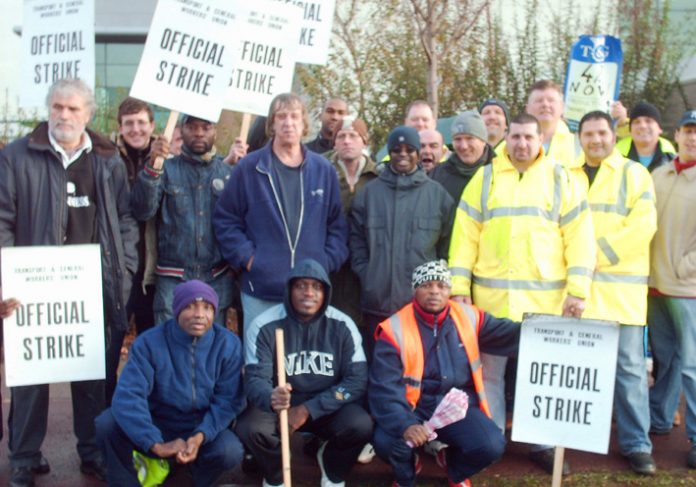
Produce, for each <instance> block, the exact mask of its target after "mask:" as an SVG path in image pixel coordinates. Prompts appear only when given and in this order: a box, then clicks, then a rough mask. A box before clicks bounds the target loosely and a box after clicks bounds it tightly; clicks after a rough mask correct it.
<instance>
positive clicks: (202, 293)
mask: <svg viewBox="0 0 696 487" xmlns="http://www.w3.org/2000/svg"><path fill="white" fill-rule="evenodd" d="M194 301H206V302H208V303H210V304H212V305H213V308H215V313H217V308H218V295H217V293H215V290H214V289H213V288H212V287H210V286H208V285H207V284H206V283H204V282H202V281H199V280H197V279H193V280H191V281H187V282H182V283H181V284H179V285H178V286H176V287H175V288H174V299H173V300H172V311H173V313H174V318H177V319H178V318H179V313H181V311H182V310H183V309H184V308H185V307H186V306H188V305H189V304H191V303H193V302H194Z"/></svg>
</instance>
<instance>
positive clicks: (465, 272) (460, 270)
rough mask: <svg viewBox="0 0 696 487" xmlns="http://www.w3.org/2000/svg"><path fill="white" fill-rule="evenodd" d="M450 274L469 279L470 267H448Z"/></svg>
mask: <svg viewBox="0 0 696 487" xmlns="http://www.w3.org/2000/svg"><path fill="white" fill-rule="evenodd" d="M450 274H452V275H453V276H459V277H466V278H467V279H471V269H467V268H466V267H450Z"/></svg>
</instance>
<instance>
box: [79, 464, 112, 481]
mask: <svg viewBox="0 0 696 487" xmlns="http://www.w3.org/2000/svg"><path fill="white" fill-rule="evenodd" d="M80 472H82V473H83V474H85V475H89V476H91V477H94V478H95V479H97V480H101V481H102V482H106V465H104V462H103V460H87V461H86V462H82V463H81V464H80Z"/></svg>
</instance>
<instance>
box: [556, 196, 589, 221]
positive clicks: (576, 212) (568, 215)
mask: <svg viewBox="0 0 696 487" xmlns="http://www.w3.org/2000/svg"><path fill="white" fill-rule="evenodd" d="M587 208H588V206H587V201H585V200H583V201H582V202H580V204H579V205H578V206H576V207H575V208H573V209H572V210H570V211H569V212H568V213H566V214H565V215H563V216H562V217H561V226H564V225H567V224H568V223H570V222H571V221H573V220H574V219H575V218H576V217H577V216H578V215H580V213H582V212H583V211H584V210H586V209H587Z"/></svg>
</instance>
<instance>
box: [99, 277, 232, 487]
mask: <svg viewBox="0 0 696 487" xmlns="http://www.w3.org/2000/svg"><path fill="white" fill-rule="evenodd" d="M217 306H218V296H217V294H216V293H215V291H214V290H213V288H211V287H210V286H209V285H207V284H205V283H203V282H201V281H196V280H193V281H188V282H185V283H182V284H179V285H178V286H176V288H174V299H173V306H172V307H173V313H174V316H175V318H173V319H170V320H168V321H165V322H164V323H162V324H160V325H158V326H156V327H154V328H151V329H150V330H148V331H146V332H145V333H143V334H142V335H141V336H139V337H138V338H137V340H136V341H135V343H134V344H133V347H132V348H131V351H130V354H129V358H128V362H127V363H126V365H125V367H124V369H123V372H122V373H121V378H120V380H119V382H118V385H117V386H116V392H115V394H114V399H113V402H112V405H111V408H110V409H107V410H106V411H104V412H103V413H102V414H101V415H100V416H99V417H98V418H97V419H96V426H97V438H98V441H99V443H100V444H101V447H102V449H103V450H104V454H105V457H106V462H107V469H108V481H109V485H118V486H119V487H124V486H128V487H130V486H134V487H135V486H140V482H138V477H137V475H136V472H135V469H134V467H133V450H138V451H140V452H142V453H144V454H145V455H148V456H151V457H158V458H169V459H172V460H174V459H175V460H176V461H177V462H178V463H180V464H189V465H190V470H191V474H192V477H193V481H194V483H195V485H196V486H197V487H199V486H210V485H213V484H214V483H215V481H216V480H217V479H218V477H220V475H222V473H223V472H224V471H226V470H231V469H233V468H234V467H235V466H237V465H238V464H239V463H240V462H241V460H242V455H243V448H242V444H241V443H240V441H239V439H238V438H237V437H236V436H235V434H234V433H233V432H232V431H231V430H230V429H229V426H230V424H231V423H232V421H233V420H234V419H235V418H236V417H237V414H238V413H239V411H240V410H241V409H242V407H243V405H244V396H243V392H242V387H241V370H242V352H241V345H240V342H239V339H238V338H237V336H236V335H234V334H233V333H232V332H230V331H228V330H226V329H225V328H223V327H221V326H219V325H217V324H213V319H214V317H215V313H216V311H217Z"/></svg>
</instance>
